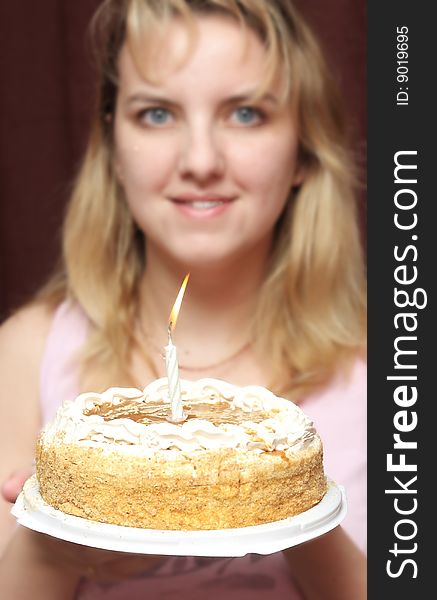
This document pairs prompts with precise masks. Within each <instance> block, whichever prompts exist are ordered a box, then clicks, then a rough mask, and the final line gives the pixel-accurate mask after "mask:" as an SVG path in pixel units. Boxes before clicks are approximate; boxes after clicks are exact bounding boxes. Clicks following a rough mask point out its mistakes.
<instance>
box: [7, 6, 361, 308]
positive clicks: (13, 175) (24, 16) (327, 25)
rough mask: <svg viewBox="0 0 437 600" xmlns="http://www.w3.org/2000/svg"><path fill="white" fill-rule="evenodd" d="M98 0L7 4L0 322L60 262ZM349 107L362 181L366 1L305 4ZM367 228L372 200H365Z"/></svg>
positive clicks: (89, 100) (83, 131) (87, 102)
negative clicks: (90, 34) (88, 32)
mask: <svg viewBox="0 0 437 600" xmlns="http://www.w3.org/2000/svg"><path fill="white" fill-rule="evenodd" d="M98 4H99V0H74V1H73V0H70V1H68V0H43V1H40V2H36V1H34V0H27V1H23V0H21V1H20V2H8V1H5V0H3V1H2V2H1V5H0V319H3V318H5V317H6V316H7V315H8V314H9V313H10V311H11V310H13V309H15V308H17V307H18V306H19V305H20V304H22V303H23V302H25V301H27V300H29V299H30V298H31V296H32V294H33V293H34V292H35V291H36V290H37V289H38V287H39V286H40V285H41V284H42V283H43V282H44V281H45V279H46V277H47V276H48V274H49V273H50V271H51V270H52V269H53V267H54V265H55V264H56V261H57V257H58V255H59V248H60V226H61V222H62V218H63V213H64V207H65V203H66V201H67V198H68V196H69V191H70V188H71V182H72V180H73V178H74V174H75V172H76V170H77V167H78V164H79V161H80V158H81V155H82V152H83V150H84V146H85V142H86V137H87V130H88V125H89V120H90V113H91V109H92V107H93V93H94V85H93V71H92V61H91V57H90V53H89V50H88V49H87V42H86V39H87V36H86V30H87V24H88V22H89V19H90V17H91V15H92V13H93V12H94V9H95V7H96V6H97V5H98ZM298 4H299V5H300V6H301V8H302V11H303V12H304V13H305V14H306V15H307V17H308V19H309V20H310V22H311V23H312V24H313V25H314V27H315V29H316V30H317V31H318V33H319V36H320V37H321V39H322V44H323V46H324V48H325V51H326V54H327V57H328V61H329V62H330V64H331V65H332V69H333V73H334V76H335V77H336V78H337V80H338V82H339V85H340V87H341V90H342V93H343V96H344V102H345V107H346V110H347V111H348V114H349V118H350V122H351V126H352V131H353V141H354V147H355V150H356V153H357V159H358V162H359V164H360V166H361V168H362V173H363V181H364V179H365V177H364V173H365V155H366V129H367V127H366V114H367V105H366V98H367V94H366V43H367V3H366V1H365V0H329V1H326V0H299V2H298ZM361 213H362V222H363V230H364V222H365V194H364V188H363V192H362V197H361Z"/></svg>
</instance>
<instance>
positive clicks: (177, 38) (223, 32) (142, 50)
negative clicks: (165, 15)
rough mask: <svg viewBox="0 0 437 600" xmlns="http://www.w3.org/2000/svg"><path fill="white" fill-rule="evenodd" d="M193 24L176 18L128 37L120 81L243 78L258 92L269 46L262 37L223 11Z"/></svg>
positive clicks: (196, 82) (243, 83) (160, 82)
mask: <svg viewBox="0 0 437 600" xmlns="http://www.w3.org/2000/svg"><path fill="white" fill-rule="evenodd" d="M194 26H195V28H194V29H192V28H190V27H188V26H187V25H186V24H185V23H184V22H183V21H181V20H180V19H172V20H171V21H170V22H169V23H168V25H167V26H166V27H164V28H163V29H162V30H160V31H159V32H151V34H150V35H147V37H146V36H142V37H138V38H135V39H132V38H128V41H127V43H126V44H125V45H124V47H123V48H122V51H121V54H120V60H119V76H120V79H121V82H120V83H123V80H124V82H126V81H133V80H134V79H136V80H137V81H138V82H139V80H142V81H143V82H144V83H147V84H151V85H155V86H164V87H166V86H170V87H172V86H177V85H178V84H181V85H190V86H193V89H195V88H196V87H198V85H199V82H200V80H202V81H203V80H210V82H211V85H214V84H217V83H223V84H226V83H229V84H233V83H235V84H236V83H238V82H240V83H241V87H242V88H253V89H254V92H255V93H256V90H257V88H259V87H261V86H262V85H263V83H264V81H265V78H266V68H265V62H266V51H265V48H264V45H263V44H262V42H261V41H260V39H259V38H258V36H257V35H256V34H255V33H254V32H253V31H251V30H250V29H248V28H246V27H243V26H242V25H241V24H240V23H238V22H237V21H236V20H234V19H232V18H228V17H223V16H217V15H215V16H201V17H197V18H196V19H195V22H194Z"/></svg>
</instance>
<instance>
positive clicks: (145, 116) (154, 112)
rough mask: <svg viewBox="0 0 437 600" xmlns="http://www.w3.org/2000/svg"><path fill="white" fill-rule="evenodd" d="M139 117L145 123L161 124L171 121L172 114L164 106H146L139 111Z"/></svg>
mask: <svg viewBox="0 0 437 600" xmlns="http://www.w3.org/2000/svg"><path fill="white" fill-rule="evenodd" d="M140 119H141V121H142V122H143V123H145V124H146V125H152V126H162V125H168V124H169V123H170V122H171V119H172V115H171V113H170V111H169V110H167V109H166V108H160V107H156V108H146V109H144V110H142V111H141V113H140Z"/></svg>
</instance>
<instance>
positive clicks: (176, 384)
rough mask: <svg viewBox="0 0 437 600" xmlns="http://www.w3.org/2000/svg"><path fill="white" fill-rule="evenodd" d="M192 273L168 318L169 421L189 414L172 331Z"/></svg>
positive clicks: (176, 420) (183, 283)
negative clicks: (183, 404) (184, 409)
mask: <svg viewBox="0 0 437 600" xmlns="http://www.w3.org/2000/svg"><path fill="white" fill-rule="evenodd" d="M189 276H190V274H189V273H188V275H186V276H185V279H184V281H183V282H182V285H181V289H180V290H179V293H178V295H177V298H176V301H175V303H174V305H173V308H172V310H171V313H170V318H169V320H168V344H167V346H165V347H164V350H165V367H166V370H167V381H168V396H169V399H170V404H171V418H169V421H173V422H175V423H180V422H182V421H185V419H186V418H187V416H186V415H185V414H184V411H183V409H182V398H181V384H180V381H179V365H178V357H177V354H176V346H175V345H174V344H173V342H172V339H171V332H172V331H173V329H174V328H175V327H176V321H177V319H178V316H179V311H180V308H181V304H182V298H183V297H184V293H185V289H186V287H187V283H188V278H189Z"/></svg>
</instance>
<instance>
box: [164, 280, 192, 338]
mask: <svg viewBox="0 0 437 600" xmlns="http://www.w3.org/2000/svg"><path fill="white" fill-rule="evenodd" d="M189 277H190V274H189V273H188V275H185V279H184V280H183V282H182V285H181V289H180V290H179V293H178V295H177V298H176V300H175V303H174V304H173V308H172V309H171V313H170V317H169V319H168V329H169V331H173V329H174V328H175V327H176V322H177V320H178V316H179V311H180V309H181V304H182V298H183V297H184V293H185V289H186V287H187V283H188V278H189Z"/></svg>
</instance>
